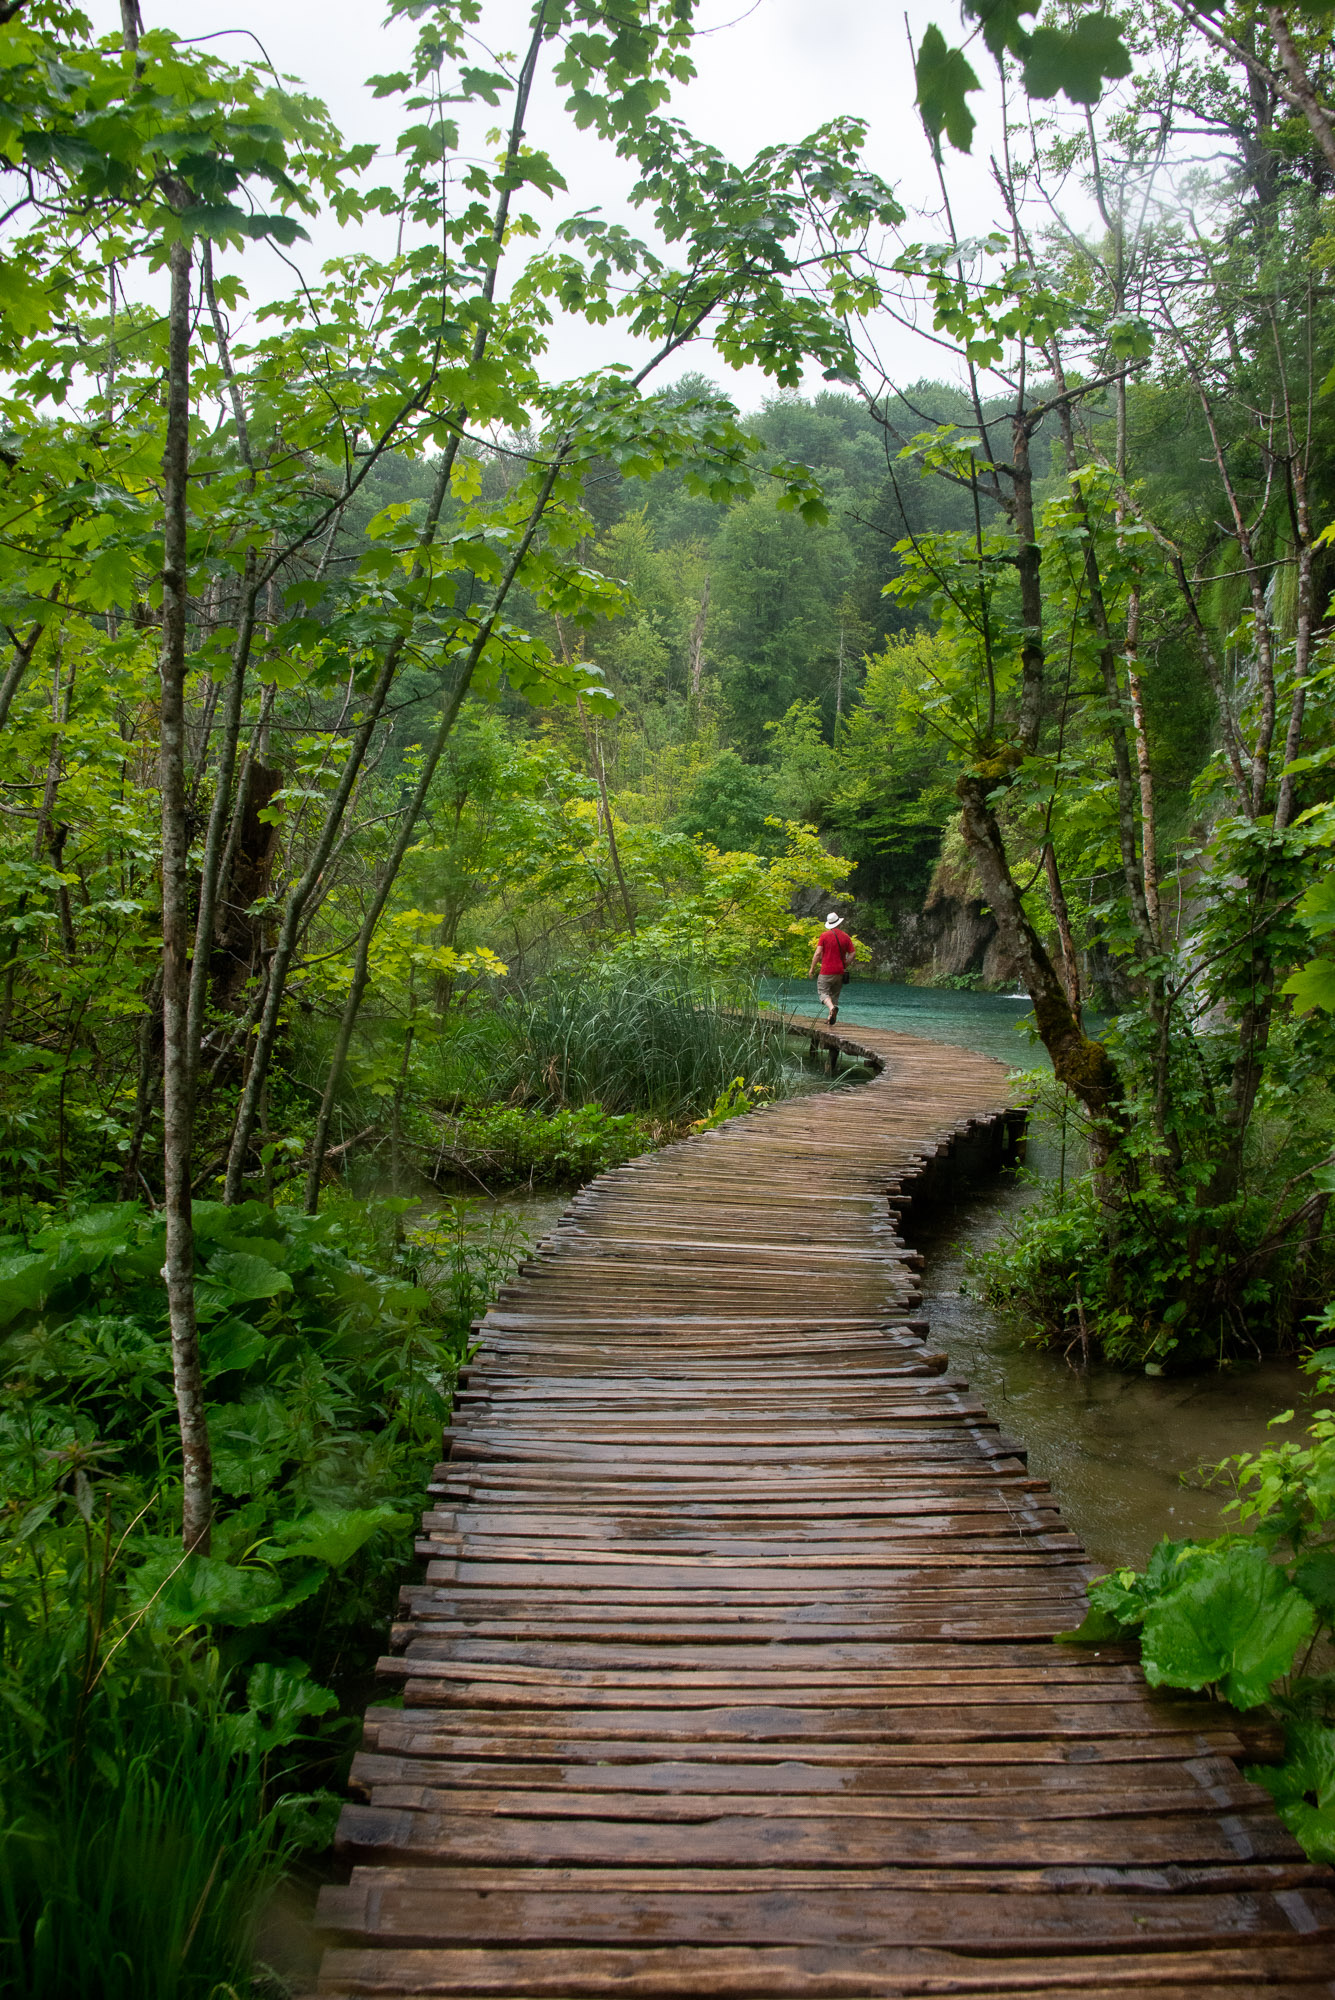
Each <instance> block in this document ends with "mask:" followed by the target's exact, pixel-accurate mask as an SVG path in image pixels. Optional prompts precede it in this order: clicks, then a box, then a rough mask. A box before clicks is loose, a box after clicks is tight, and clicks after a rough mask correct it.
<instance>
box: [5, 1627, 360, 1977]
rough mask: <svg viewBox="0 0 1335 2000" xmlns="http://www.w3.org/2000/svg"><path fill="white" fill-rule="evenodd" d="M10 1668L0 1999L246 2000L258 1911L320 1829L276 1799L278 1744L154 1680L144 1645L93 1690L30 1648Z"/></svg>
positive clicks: (218, 1707) (304, 1804) (320, 1818)
mask: <svg viewBox="0 0 1335 2000" xmlns="http://www.w3.org/2000/svg"><path fill="white" fill-rule="evenodd" d="M55 1650H56V1649H53V1648H51V1647H50V1646H49V1645H48V1647H47V1652H48V1655H49V1656H50V1655H52V1654H53V1653H54V1651H55ZM7 1664H8V1667H9V1675H7V1680H8V1685H7V1687H6V1688H5V1690H4V1692H5V1694H6V1695H7V1696H8V1699H4V1700H0V1778H2V1780H3V1784H2V1791H0V1993H3V1994H4V1995H5V2000H56V1996H58V1995H69V1996H71V2000H73V1996H74V1995H78V1996H79V2000H224V1996H228V2000H230V1996H245V1995H249V1994H250V1993H251V1991H252V1985H251V1968H252V1960H253V1951H254V1936H255V1928H256V1923H257V1920H258V1917H259V1915H260V1913H261V1911H262V1909H263V1905H264V1901H265V1898H266V1896H267V1895H268V1894H269V1893H270V1892H271V1891H272V1890H273V1889H274V1888H275V1887H276V1885H277V1883H278V1881H279V1880H280V1878H281V1877H282V1875H283V1873H284V1872H285V1870H286V1869H287V1867H288V1866H289V1865H290V1863H291V1861H292V1860H293V1858H294V1857H295V1855H296V1854H297V1853H298V1852H299V1851H300V1849H301V1848H302V1847H305V1846H308V1845H310V1844H312V1843H314V1844H320V1843H321V1842H322V1840H323V1838H324V1837H325V1822H326V1821H327V1820H328V1818H329V1814H328V1812H325V1813H320V1812H319V1811H318V1810H317V1809H313V1802H312V1800H311V1799H310V1797H309V1796H307V1797H304V1798H298V1797H287V1796H285V1795H284V1792H283V1788H282V1772H281V1769H279V1768H273V1769H271V1768H270V1766H271V1765H273V1764H274V1762H275V1759H274V1751H275V1749H276V1748H277V1744H276V1743H272V1742H271V1741H270V1736H271V1735H272V1734H273V1733H274V1732H272V1730H270V1731H269V1732H268V1733H266V1731H265V1729H264V1728H263V1727H258V1726H256V1725H257V1722H258V1720H259V1718H257V1716H256V1715H255V1713H254V1711H251V1710H248V1711H246V1712H245V1713H242V1714H237V1713H229V1712H228V1711H227V1710H226V1708H225V1706H224V1702H223V1699H222V1691H221V1689H220V1688H207V1687H206V1688H201V1687H200V1686H199V1685H194V1686H191V1685H190V1684H189V1682H190V1681H191V1680H193V1681H195V1682H196V1683H198V1681H199V1679H200V1676H198V1675H194V1676H189V1677H187V1679H186V1680H185V1681H184V1682H178V1684H177V1685H175V1686H174V1685H173V1682H174V1681H178V1675H177V1674H176V1673H174V1672H173V1663H172V1662H170V1661H169V1660H168V1659H166V1658H159V1660H158V1661H157V1663H156V1671H154V1665H153V1663H152V1662H150V1661H147V1660H145V1658H144V1657H143V1650H142V1649H141V1653H140V1657H139V1659H138V1660H137V1661H136V1663H135V1665H136V1668H137V1671H130V1672H127V1671H125V1670H124V1669H123V1668H121V1667H119V1665H118V1664H117V1665H113V1666H112V1667H111V1669H110V1671H109V1672H108V1673H107V1675H106V1676H105V1678H104V1679H103V1680H102V1681H101V1683H100V1684H99V1685H98V1686H96V1687H95V1688H93V1689H92V1690H91V1691H90V1690H89V1688H88V1687H87V1685H86V1684H85V1682H84V1679H83V1677H82V1676H81V1675H80V1674H78V1673H77V1672H75V1673H73V1674H71V1673H70V1672H69V1671H68V1670H67V1663H64V1662H57V1661H56V1660H55V1659H54V1658H52V1659H50V1665H51V1666H54V1667H55V1668H56V1670H55V1671H47V1672H43V1671H42V1670H41V1667H40V1665H39V1664H38V1663H37V1662H35V1661H34V1659H33V1658H32V1657H31V1653H30V1652H29V1654H28V1657H26V1658H24V1659H22V1660H21V1661H15V1659H14V1658H13V1655H12V1654H11V1657H10V1660H9V1662H8V1663H7ZM16 1666H18V1667H20V1669H21V1671H20V1673H19V1674H17V1675H15V1674H14V1668H15V1667H16ZM145 1667H147V1668H148V1671H147V1672H146V1671H145ZM62 1669H65V1670H62ZM256 1672H257V1674H262V1673H263V1672H264V1669H257V1670H256ZM16 1695H17V1696H18V1697H19V1698H18V1699H17V1700H15V1698H14V1697H15V1696H16ZM35 1698H36V1699H35ZM37 1701H40V1704H41V1706H40V1708H38V1706H37V1705H36V1703H37ZM276 1734H277V1736H278V1738H280V1739H281V1738H282V1737H283V1736H284V1735H285V1734H286V1730H285V1729H284V1728H283V1727H280V1728H279V1729H278V1730H277V1732H276Z"/></svg>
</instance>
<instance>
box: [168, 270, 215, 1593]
mask: <svg viewBox="0 0 1335 2000" xmlns="http://www.w3.org/2000/svg"><path fill="white" fill-rule="evenodd" d="M190 265H191V259H190V249H189V246H188V245H187V244H186V243H184V242H181V241H179V240H178V241H177V242H175V243H173V244H172V246H171V250H170V252H169V268H170V272H171V305H170V308H169V317H168V364H167V441H166V448H165V450H164V452H163V460H162V471H163V565H162V654H161V658H160V661H159V671H160V674H161V678H162V722H161V730H160V741H159V768H160V778H159V783H160V786H161V792H162V1124H163V1137H162V1167H163V1207H164V1212H165V1216H166V1224H167V1250H166V1262H165V1263H164V1265H163V1267H162V1275H163V1277H164V1279H165V1280H166V1285H167V1311H168V1316H169V1320H170V1324H171V1342H172V1380H173V1386H174V1388H175V1391H176V1408H177V1412H178V1415H179V1417H180V1425H181V1483H182V1494H183V1505H182V1522H181V1532H182V1539H183V1540H184V1542H185V1546H186V1548H187V1550H198V1551H200V1552H201V1553H203V1554H207V1552H208V1547H209V1531H210V1524H211V1521H212V1517H213V1460H212V1455H211V1453H210V1450H209V1433H208V1425H207V1423H206V1421H205V1408H204V1383H203V1377H202V1375H201V1372H200V1364H199V1331H198V1327H197V1325H196V1321H195V1242H194V1227H193V1220H192V1213H191V1200H190V1183H191V1153H192V1137H193V1133H192V1126H193V1114H194V1103H193V1087H194V1068H195V1066H194V1063H193V1062H192V1060H191V1049H190V1032H189V1022H190V943H191V925H190V875H189V863H190V852H189V839H188V835H187V831H186V812H185V775H186V774H185V759H186V728H185V678H186V650H185V642H186V591H187V585H188V576H187V568H186V482H187V476H188V463H189V462H188V447H189V429H190Z"/></svg>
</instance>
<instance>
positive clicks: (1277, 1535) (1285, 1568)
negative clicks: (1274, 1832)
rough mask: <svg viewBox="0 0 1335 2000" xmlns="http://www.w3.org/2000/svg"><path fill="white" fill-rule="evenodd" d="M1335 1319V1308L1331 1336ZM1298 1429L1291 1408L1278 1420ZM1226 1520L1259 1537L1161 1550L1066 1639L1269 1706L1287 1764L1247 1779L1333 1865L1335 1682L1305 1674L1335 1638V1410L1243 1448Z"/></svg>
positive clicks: (1322, 1358) (1229, 1468) (1324, 1388)
mask: <svg viewBox="0 0 1335 2000" xmlns="http://www.w3.org/2000/svg"><path fill="white" fill-rule="evenodd" d="M1332 1324H1335V1311H1332V1312H1331V1313H1328V1314H1327V1316H1326V1323H1325V1327H1324V1329H1323V1330H1324V1331H1327V1332H1328V1331H1329V1330H1330V1328H1331V1326H1332ZM1306 1366H1307V1369H1308V1371H1309V1372H1310V1373H1311V1374H1312V1375H1314V1376H1315V1377H1316V1384H1317V1392H1318V1393H1319V1394H1322V1395H1326V1396H1330V1395H1332V1394H1335V1348H1330V1347H1327V1348H1323V1349H1321V1350H1320V1351H1319V1352H1317V1353H1316V1354H1313V1355H1312V1356H1310V1357H1309V1359H1308V1361H1307V1363H1306ZM1292 1421H1293V1412H1292V1411H1291V1410H1290V1411H1286V1412H1285V1413H1284V1415H1282V1416H1280V1417H1276V1418H1275V1419H1274V1423H1275V1424H1276V1425H1278V1426H1282V1425H1285V1424H1288V1423H1291V1422H1292ZM1214 1476H1215V1478H1216V1480H1218V1481H1220V1482H1223V1483H1225V1484H1226V1485H1227V1486H1228V1487H1229V1488H1230V1489H1231V1491H1232V1498H1231V1499H1230V1500H1229V1501H1228V1503H1227V1508H1226V1511H1228V1512H1231V1513H1232V1514H1234V1515H1235V1516H1236V1517H1237V1520H1238V1522H1239V1524H1240V1525H1241V1526H1242V1527H1244V1528H1246V1529H1249V1530H1250V1532H1248V1533H1245V1534H1239V1533H1230V1534H1227V1535H1224V1536H1221V1537H1220V1538H1219V1539H1218V1540H1216V1541H1212V1542H1192V1541H1184V1542H1170V1541H1166V1540H1165V1541H1163V1542H1161V1543H1160V1544H1159V1546H1158V1548H1157V1549H1156V1550H1155V1552H1154V1554H1153V1556H1152V1557H1151V1559H1150V1563H1149V1566H1148V1568H1147V1569H1146V1570H1145V1572H1144V1574H1143V1575H1138V1574H1137V1573H1136V1572H1135V1571H1134V1570H1129V1569H1123V1570H1115V1571H1114V1572H1113V1573H1112V1575H1111V1576H1106V1577H1103V1578H1102V1579H1100V1581H1099V1582H1097V1583H1096V1584H1094V1586H1093V1588H1092V1589H1091V1591H1090V1611H1089V1614H1088V1616H1087V1617H1086V1619H1085V1621H1084V1623H1083V1625H1082V1626H1081V1627H1080V1628H1079V1630H1078V1631H1076V1632H1074V1633H1069V1634H1067V1635H1065V1636H1066V1638H1067V1639H1068V1640H1071V1641H1074V1642H1077V1643H1090V1644H1098V1643H1103V1642H1104V1641H1106V1640H1108V1639H1110V1638H1114V1637H1122V1636H1130V1635H1138V1636H1139V1641H1140V1649H1141V1659H1142V1662H1143V1664H1144V1668H1145V1674H1146V1678H1147V1679H1148V1680H1149V1681H1151V1682H1152V1683H1153V1684H1154V1685H1155V1686H1158V1687H1181V1688H1192V1689H1197V1690H1199V1689H1201V1688H1209V1689H1210V1690H1211V1691H1212V1692H1213V1693H1215V1694H1217V1695H1219V1696H1220V1698H1221V1699H1223V1700H1225V1701H1229V1702H1231V1703H1233V1705H1234V1706H1235V1707H1237V1708H1243V1709H1250V1708H1257V1707H1260V1706H1261V1705H1262V1704H1263V1703H1267V1702H1268V1703H1269V1705H1270V1707H1271V1708H1272V1709H1273V1711H1274V1712H1275V1713H1276V1714H1277V1715H1278V1716H1279V1717H1280V1718H1281V1719H1282V1720H1283V1722H1284V1727H1285V1756H1284V1761H1283V1762H1282V1763H1281V1764H1280V1765H1278V1766H1277V1767H1268V1766H1264V1765H1262V1766H1258V1767H1256V1768H1254V1769H1252V1770H1250V1771H1249V1772H1248V1773H1247V1775H1248V1776H1249V1777H1250V1778H1252V1779H1254V1780H1255V1781H1256V1782H1257V1783H1258V1784H1262V1785H1264V1786H1265V1787H1266V1789H1267V1790H1268V1791H1269V1792H1270V1793H1271V1795H1272V1796H1273V1798H1274V1799H1275V1802H1276V1804H1277V1806H1278V1807H1279V1811H1280V1816H1281V1818H1282V1819H1283V1820H1284V1822H1285V1824H1286V1825H1287V1826H1288V1827H1289V1829H1290V1831H1291V1832H1292V1833H1293V1834H1294V1836H1295V1837H1296V1838H1297V1839H1298V1841H1299V1842H1300V1843H1301V1844H1302V1846H1303V1848H1304V1849H1305V1850H1306V1852H1307V1853H1308V1854H1309V1855H1311V1857H1312V1858H1313V1860H1319V1861H1328V1860H1330V1859H1332V1858H1335V1678H1332V1677H1331V1676H1330V1675H1329V1674H1323V1673H1320V1672H1317V1673H1310V1672H1309V1671H1308V1666H1309V1664H1310V1662H1311V1661H1312V1658H1313V1654H1314V1652H1315V1651H1316V1649H1317V1647H1318V1645H1320V1644H1321V1643H1323V1642H1324V1643H1326V1644H1328V1643H1329V1641H1330V1640H1331V1638H1332V1636H1335V1410H1332V1409H1330V1408H1328V1407H1324V1406H1323V1407H1320V1408H1318V1409H1316V1410H1315V1411H1313V1412H1312V1414H1311V1416H1310V1418H1309V1421H1308V1429H1307V1440H1306V1442H1304V1443H1301V1444H1299V1443H1294V1442H1287V1443H1284V1444H1281V1445H1275V1446H1270V1447H1268V1448H1267V1449H1266V1450H1263V1451H1259V1452H1244V1453H1242V1454H1240V1455H1239V1456H1238V1457H1236V1458H1231V1459H1226V1460H1225V1461H1224V1462H1223V1464H1222V1465H1219V1466H1217V1467H1216V1468H1215V1472H1214Z"/></svg>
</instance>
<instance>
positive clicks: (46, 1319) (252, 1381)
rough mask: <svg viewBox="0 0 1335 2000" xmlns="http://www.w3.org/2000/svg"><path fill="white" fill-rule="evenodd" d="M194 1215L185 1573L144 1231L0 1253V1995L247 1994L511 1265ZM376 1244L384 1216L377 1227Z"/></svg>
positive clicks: (326, 1816)
mask: <svg viewBox="0 0 1335 2000" xmlns="http://www.w3.org/2000/svg"><path fill="white" fill-rule="evenodd" d="M409 1208H410V1205H409V1204H407V1203H403V1202H387V1203H382V1204H379V1205H375V1204H372V1205H367V1204H362V1203H357V1204H353V1203H347V1204H344V1205H335V1207H334V1209H333V1212H332V1213H330V1214H327V1215H325V1216H322V1217H320V1218H318V1219H316V1218H312V1217H307V1216H303V1215H299V1214H296V1213H294V1212H292V1211H287V1210H283V1211H275V1210H273V1209H271V1208H268V1207H266V1206H265V1205H264V1204H262V1203H259V1202H246V1203H243V1204H241V1205H239V1206H237V1207H234V1208H230V1209H228V1208H225V1207H223V1206H222V1205H221V1204H219V1203H200V1204H198V1205H197V1211H196V1215H197V1226H198V1235H199V1257H200V1266H201V1269H200V1283H199V1291H198V1302H199V1312H200V1317H201V1322H202V1346H203V1353H204V1368H205V1376H206V1384H207V1392H208V1401H209V1428H210V1433H211V1437H212V1441H213V1449H214V1456H215V1466H216V1472H217V1486H218V1494H217V1519H216V1526H215V1531H214V1539H213V1547H212V1552H211V1553H210V1554H209V1555H207V1556H203V1555H198V1554H196V1555H192V1556H189V1557H185V1558H183V1557H182V1555H181V1551H180V1544H179V1540H178V1539H177V1537H176V1534H175V1526H176V1521H177V1518H178V1507H179V1502H178V1500H177V1497H176V1488H177V1482H178V1479H179V1460H178V1448H177V1446H176V1443H175V1425H174V1421H173V1419H174V1409H173V1405H172V1382H171V1357H170V1350H169V1344H168V1340H167V1335H166V1327H165V1302H164V1299H163V1295H162V1285H161V1280H160V1276H159V1271H160V1267H161V1263H162V1254H163V1252H162V1226H161V1223H160V1222H159V1221H158V1220H157V1219H155V1218H154V1217H153V1216H151V1215H148V1214H146V1213H145V1212H144V1211H143V1210H142V1209H140V1208H138V1207H136V1206H132V1205H130V1204H118V1205H104V1206H102V1207H99V1208H96V1209H93V1210H91V1211H87V1212H84V1213H76V1214H75V1215H73V1216H67V1217H63V1218H62V1219H61V1220H60V1221H59V1222H51V1223H49V1224H48V1225H47V1226H45V1227H41V1228H36V1229H34V1230H33V1231H32V1232H31V1233H30V1235H29V1236H28V1237H27V1239H26V1240H25V1239H19V1238H14V1237H11V1238H10V1239H9V1241H8V1244H7V1245H6V1250H5V1255H4V1258H3V1262H0V1322H2V1324H0V1364H2V1365H3V1385H2V1386H0V1509H3V1517H4V1522H5V1534H4V1538H3V1555H2V1556H0V1600H2V1602H0V1938H2V1939H3V1942H0V1988H3V1990H4V1991H5V1992H7V1993H8V1992H14V1993H15V1994H20V1995H25V1996H26V1995H31V1996H32V1997H33V2000H38V1996H46V1995H49V1994H52V1993H57V1992H59V1993H65V1992H77V1993H81V1994H82V1993H87V1994H89V1995H91V1996H106V2000H131V1996H135V2000H138V1996H139V1995H141V1994H161V1995H162V1996H163V2000H168V1996H171V2000H179V1996H181V1995H192V1994H198V1995H199V1996H200V2000H205V1996H210V1995H213V1994H214V1993H215V1992H216V1991H217V1987H218V1984H219V1982H223V1983H227V1982H231V1984H233V1985H234V1986H235V1987H236V1989H237V1990H238V1991H247V1990H249V1989H248V1987H247V1985H246V1980H247V1975H248V1968H249V1963H250V1956H251V1946H252V1941H253V1932H254V1923H255V1918H256V1915H257V1913H258V1910H259V1908H260V1905H261V1903H262V1901H263V1898H264V1895H265V1894H266V1893H267V1891H268V1890H269V1889H270V1888H271V1887H272V1886H273V1885H274V1883H275V1882H276V1881H277V1879H278V1878H279V1876H280V1875H281V1874H282V1873H283V1871H284V1869H285V1868H286V1867H287V1866H288V1865H289V1863H290V1861H291V1859H292V1857H293V1855H294V1854H295V1853H296V1852H298V1851H299V1850H300V1849H301V1848H303V1847H308V1846H317V1847H318V1846H321V1845H323V1844H324V1843H325V1841H326V1840H327V1838H328V1834H329V1828H330V1823H331V1817H332V1807H333V1804H334V1801H333V1800H332V1799H326V1797H325V1795H324V1793H323V1791H322V1784H323V1782H324V1781H326V1780H327V1779H328V1778H329V1777H330V1776H332V1775H333V1774H334V1771H335V1770H336V1768H337V1765H338V1762H339V1760H340V1758H341V1757H342V1755H343V1754H344V1749H345V1744H346V1742H347V1731H348V1726H349V1725H348V1722H347V1721H346V1720H345V1719H344V1714H343V1713H341V1711H344V1710H352V1711H355V1710H356V1709H357V1708H358V1707H359V1706H360V1704H361V1701H362V1700H363V1699H364V1694H365V1684H366V1667H367V1662H368V1660H369V1659H370V1657H371V1656H372V1655H373V1653H374V1651H375V1650H376V1645H377V1642H378V1639H379V1631H380V1628H381V1626H382V1624H383V1620H384V1619H385V1617H386V1616H387V1614H388V1612H389V1610H390V1608H391V1604H392V1599H393V1592H394V1589H395V1586H396V1584H397V1581H398V1579H399V1577H400V1576H401V1574H402V1571H403V1563H404V1556H405V1552H406V1546H407V1537H408V1534H409V1530H410V1527H411V1523H412V1519H413V1516H414V1514H415V1513H416V1511H417V1509H418V1507H419V1506H420V1495H421V1491H422V1487H423V1485H424V1483H425V1479H426V1476H427V1473H428V1470H429V1467H430V1465H431V1463H432V1462H433V1460H434V1458H435V1457H436V1455H437V1452H438V1449H439V1435H440V1427H441V1424H442V1422H443V1420H444V1419H445V1418H446V1417H447V1416H448V1412H449V1408H450V1400H451V1393H452V1385H453V1382H454V1378H455V1372H456V1369H457V1365H458V1362H459V1360H460V1358H461V1357H462V1356H463V1354H464V1353H465V1352H466V1351H467V1347H468V1343H469V1339H470V1333H469V1328H470V1324H471V1322H472V1321H473V1320H474V1319H475V1318H476V1317H477V1316H478V1315H479V1314H480V1313H481V1312H483V1311H484V1310H485V1308H486V1305H487V1303H488V1301H489V1300H490V1299H491V1297H492V1296H494V1294H495V1291H496V1289H497V1288H498V1286H499V1285H500V1284H501V1283H502V1282H503V1280H504V1278H505V1277H506V1276H507V1275H508V1273H509V1272H510V1271H511V1270H512V1269H513V1267H514V1264H515V1262H516V1261H517V1259H518V1257H519V1256H520V1255H521V1254H522V1251H523V1248H524V1245H525V1239H524V1238H523V1236H522V1233H521V1232H520V1231H519V1229H518V1227H517V1225H516V1223H515V1222H514V1219H513V1218H512V1217H507V1216H504V1215H497V1214H496V1213H495V1212H494V1211H490V1210H482V1209H480V1208H479V1207H478V1206H477V1205H475V1204H469V1203H466V1202H463V1203H454V1204H450V1205H448V1206H447V1207H445V1208H444V1209H442V1210H440V1211H438V1212H433V1213H431V1214H428V1215H426V1216H424V1217H422V1218H420V1219H418V1220H416V1221H414V1222H412V1223H410V1224H407V1218H408V1214H409ZM405 1224H407V1227H406V1230H405Z"/></svg>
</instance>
